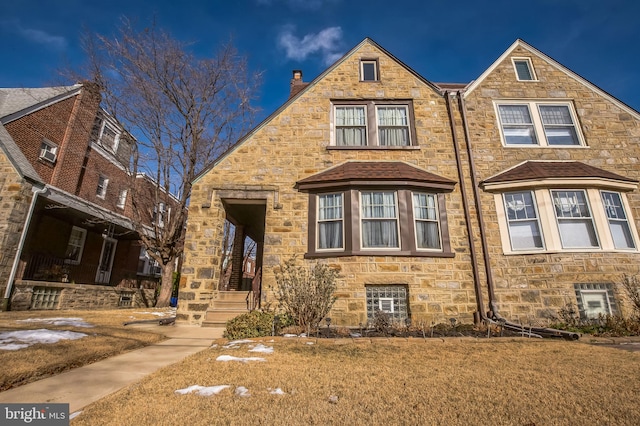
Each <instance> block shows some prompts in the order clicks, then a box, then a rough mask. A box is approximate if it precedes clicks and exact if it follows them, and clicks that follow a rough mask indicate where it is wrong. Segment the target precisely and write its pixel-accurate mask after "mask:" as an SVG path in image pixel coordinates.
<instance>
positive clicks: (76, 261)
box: [65, 226, 87, 265]
mask: <svg viewBox="0 0 640 426" xmlns="http://www.w3.org/2000/svg"><path fill="white" fill-rule="evenodd" d="M74 233H77V234H79V235H80V240H79V241H80V242H79V243H78V244H75V243H73V242H72V240H71V239H72V238H73V234H74ZM86 241H87V230H86V229H84V228H80V227H78V226H73V227H72V228H71V233H70V234H69V241H68V242H67V251H66V254H65V256H67V259H65V263H70V264H72V265H78V264H80V262H81V261H82V253H83V252H84V245H85V242H86ZM75 249H77V250H78V251H77V255H76V256H75V259H71V258H70V257H69V256H70V255H71V254H72V253H73V252H72V251H71V250H75Z"/></svg>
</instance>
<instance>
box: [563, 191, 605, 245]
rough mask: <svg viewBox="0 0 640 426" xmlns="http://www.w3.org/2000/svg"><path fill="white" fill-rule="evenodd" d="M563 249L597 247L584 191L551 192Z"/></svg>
mask: <svg viewBox="0 0 640 426" xmlns="http://www.w3.org/2000/svg"><path fill="white" fill-rule="evenodd" d="M551 197H552V199H553V206H554V211H555V214H556V221H557V224H558V230H559V231H560V239H561V240H562V247H563V248H592V247H599V246H600V243H599V242H598V236H597V234H596V230H595V226H594V223H593V218H592V216H591V209H590V208H589V204H588V203H587V197H586V194H585V191H551Z"/></svg>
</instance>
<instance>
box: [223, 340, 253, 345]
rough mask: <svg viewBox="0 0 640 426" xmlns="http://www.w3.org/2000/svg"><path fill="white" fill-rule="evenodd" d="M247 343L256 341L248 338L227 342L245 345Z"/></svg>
mask: <svg viewBox="0 0 640 426" xmlns="http://www.w3.org/2000/svg"><path fill="white" fill-rule="evenodd" d="M246 343H255V342H254V341H253V340H248V339H244V340H234V341H232V342H229V343H227V345H244V344H246Z"/></svg>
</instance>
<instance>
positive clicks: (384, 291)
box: [366, 284, 409, 322]
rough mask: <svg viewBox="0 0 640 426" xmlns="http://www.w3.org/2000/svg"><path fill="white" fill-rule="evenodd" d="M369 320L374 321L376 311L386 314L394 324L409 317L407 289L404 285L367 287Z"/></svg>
mask: <svg viewBox="0 0 640 426" xmlns="http://www.w3.org/2000/svg"><path fill="white" fill-rule="evenodd" d="M366 294H367V320H368V321H369V322H371V321H373V320H374V317H375V313H376V311H382V312H385V313H386V314H387V315H389V318H391V319H392V320H393V321H394V322H402V321H404V320H405V319H406V318H408V317H409V311H408V303H407V287H406V286H404V285H398V284H396V285H384V286H378V285H367V286H366Z"/></svg>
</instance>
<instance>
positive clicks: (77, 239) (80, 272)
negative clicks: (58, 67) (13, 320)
mask: <svg viewBox="0 0 640 426" xmlns="http://www.w3.org/2000/svg"><path fill="white" fill-rule="evenodd" d="M100 100H101V98H100V94H99V93H98V91H97V90H96V88H95V87H94V86H93V85H92V84H88V83H87V84H76V85H73V86H64V87H45V88H25V89H22V88H16V89H0V147H1V148H2V149H0V164H1V170H2V174H1V175H0V186H1V188H0V189H1V193H0V197H1V198H2V205H1V210H0V244H1V246H0V249H1V253H2V255H1V259H0V277H1V282H0V290H2V293H3V309H6V308H7V307H10V308H11V309H14V310H20V309H66V308H92V307H117V306H134V305H148V304H151V303H152V302H153V298H154V291H155V290H154V289H155V286H156V282H157V276H158V270H157V268H156V269H154V265H153V262H152V261H150V259H149V257H148V255H147V254H146V252H145V251H144V250H142V248H141V245H140V242H139V237H138V234H137V233H136V232H135V230H134V229H135V228H134V226H133V224H132V220H131V219H132V217H133V213H134V212H133V211H132V207H131V204H132V203H131V195H130V188H132V185H137V186H138V187H140V186H144V187H149V186H153V185H154V184H153V182H152V181H150V180H149V179H147V178H146V177H144V176H137V177H132V176H131V174H130V173H129V172H128V171H127V166H128V163H129V161H130V158H131V150H132V141H133V139H132V137H131V136H130V135H129V134H127V133H126V132H125V131H124V130H123V129H122V127H121V126H120V125H119V124H118V123H117V122H116V121H115V120H114V119H113V118H112V117H111V116H110V115H109V114H108V113H107V112H106V111H104V110H103V109H102V108H101V107H100ZM132 182H133V183H132ZM146 210H149V212H148V213H147V216H149V219H148V221H149V222H151V220H152V218H151V216H152V214H153V211H154V208H153V204H151V205H150V206H149V208H148V209H146Z"/></svg>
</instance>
